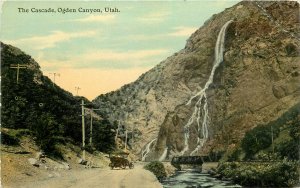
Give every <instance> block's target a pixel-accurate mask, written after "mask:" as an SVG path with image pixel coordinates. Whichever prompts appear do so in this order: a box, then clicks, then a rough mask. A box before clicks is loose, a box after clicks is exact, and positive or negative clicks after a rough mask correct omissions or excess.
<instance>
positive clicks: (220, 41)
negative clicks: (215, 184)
mask: <svg viewBox="0 0 300 188" xmlns="http://www.w3.org/2000/svg"><path fill="white" fill-rule="evenodd" d="M231 22H233V20H230V21H228V22H226V23H225V24H224V25H223V27H222V28H221V30H220V32H219V35H218V38H217V42H216V46H215V61H214V66H213V68H212V70H211V73H210V76H209V79H208V81H207V82H206V83H205V86H204V88H203V89H201V90H200V91H199V92H198V93H197V94H196V95H194V96H192V97H191V98H190V100H189V101H188V103H187V105H189V104H191V103H192V100H193V99H195V98H197V97H199V99H198V101H197V102H196V103H195V108H194V112H193V114H192V116H191V117H190V119H189V120H188V122H187V124H186V125H185V126H184V148H183V150H182V151H181V152H180V154H181V155H183V154H184V153H185V152H186V151H188V150H189V137H190V131H189V127H190V125H192V124H193V123H194V122H195V121H196V123H197V126H198V129H197V131H198V138H197V147H196V148H195V149H194V150H193V151H192V152H191V153H190V155H193V154H195V153H196V152H197V151H198V150H199V149H200V148H201V147H202V146H203V145H204V143H205V142H206V140H207V139H208V126H209V124H210V122H209V115H208V101H207V94H206V91H207V89H208V88H209V86H210V85H211V84H212V82H213V79H214V74H215V71H216V69H217V68H218V66H219V65H220V64H221V62H222V61H223V53H224V41H225V34H226V29H227V26H228V25H229V24H230V23H231ZM201 122H202V124H201ZM200 132H202V134H200Z"/></svg>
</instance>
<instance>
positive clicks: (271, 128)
mask: <svg viewBox="0 0 300 188" xmlns="http://www.w3.org/2000/svg"><path fill="white" fill-rule="evenodd" d="M271 137H272V151H273V155H274V137H273V126H271Z"/></svg>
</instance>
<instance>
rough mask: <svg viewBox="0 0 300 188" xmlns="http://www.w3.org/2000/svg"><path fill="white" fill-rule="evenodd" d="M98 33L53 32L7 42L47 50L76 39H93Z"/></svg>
mask: <svg viewBox="0 0 300 188" xmlns="http://www.w3.org/2000/svg"><path fill="white" fill-rule="evenodd" d="M95 34H96V33H95V32H94V31H83V32H72V33H67V32H63V31H52V33H51V34H49V35H45V36H34V37H29V38H23V39H17V40H11V41H6V42H7V43H9V44H13V45H21V46H22V45H26V46H31V47H32V48H33V49H36V50H42V49H46V48H53V47H55V46H56V45H57V43H60V42H64V41H68V40H71V39H74V38H81V37H92V36H94V35H95Z"/></svg>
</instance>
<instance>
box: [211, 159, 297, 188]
mask: <svg viewBox="0 0 300 188" xmlns="http://www.w3.org/2000/svg"><path fill="white" fill-rule="evenodd" d="M297 166H298V164H297V162H292V161H288V160H286V159H284V160H282V161H276V162H242V163H240V162H225V163H221V164H220V165H219V167H218V169H217V171H218V173H219V174H221V175H222V176H223V177H226V178H230V179H232V180H233V181H234V182H236V183H238V184H240V185H243V186H262V187H292V186H294V185H296V184H297V183H298V178H299V171H298V169H297Z"/></svg>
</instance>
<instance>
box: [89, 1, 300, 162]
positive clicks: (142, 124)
mask: <svg viewBox="0 0 300 188" xmlns="http://www.w3.org/2000/svg"><path fill="white" fill-rule="evenodd" d="M229 20H233V22H232V23H231V24H230V25H229V26H228V28H227V32H226V38H225V52H224V61H223V63H222V64H221V65H220V66H219V67H218V68H217V70H216V73H215V75H214V80H213V83H212V84H211V85H210V87H209V89H208V91H207V98H208V112H209V121H210V123H209V131H208V134H209V139H208V140H207V141H206V142H205V144H204V146H203V147H201V148H200V149H199V151H197V152H196V154H197V155H198V154H207V153H209V152H211V151H214V152H217V151H225V150H227V149H230V148H231V147H234V146H235V144H237V143H239V141H240V140H241V139H242V138H243V136H244V134H245V132H246V131H247V130H249V129H251V128H253V127H255V126H257V125H259V124H265V123H268V122H270V121H272V120H274V119H276V118H278V117H279V116H280V115H282V114H283V113H284V112H286V111H287V110H288V109H289V108H291V107H292V106H294V105H295V104H296V103H298V102H299V101H300V100H299V99H300V95H299V94H300V84H299V83H300V76H299V72H300V64H299V60H300V58H299V46H300V44H299V40H300V39H299V38H300V36H299V33H300V27H299V26H300V23H299V4H298V3H297V2H292V1H290V2H286V1H285V2H255V1H243V2H240V3H238V4H237V5H235V6H233V7H231V8H228V9H226V10H224V11H223V12H221V13H219V14H216V15H213V16H212V17H211V18H210V19H209V20H208V21H206V22H205V24H204V25H203V26H202V27H201V28H199V29H198V30H197V31H196V32H195V33H193V34H192V36H191V37H190V38H189V39H188V41H187V44H186V46H185V48H184V49H183V50H181V51H179V52H178V53H175V54H174V55H173V56H171V57H169V58H167V59H166V60H165V61H163V62H161V63H160V64H159V65H157V66H156V67H155V68H153V69H151V70H150V71H148V72H147V73H145V74H143V75H142V76H141V77H140V78H139V79H138V80H137V81H135V82H133V83H131V84H128V85H125V86H123V87H122V88H121V89H119V90H117V91H114V92H111V93H108V94H105V95H101V96H99V97H97V98H96V99H95V100H94V102H96V103H98V104H99V105H100V106H101V107H102V109H103V111H102V113H104V114H106V115H107V116H108V117H109V118H110V119H111V120H114V119H115V118H117V119H120V120H121V122H123V123H124V124H125V125H126V126H127V127H130V128H131V129H134V133H136V134H134V135H133V137H132V138H133V142H134V144H133V145H132V147H133V150H134V152H135V153H136V154H138V155H140V154H141V151H142V150H143V149H144V148H145V147H146V145H147V143H149V142H150V141H152V140H153V139H154V138H157V141H156V144H155V145H154V146H152V151H151V152H150V153H149V155H148V157H147V158H146V159H159V158H160V156H161V155H162V154H163V152H164V151H165V150H166V148H167V156H166V157H167V159H168V158H170V157H171V156H174V155H179V154H180V152H181V151H182V150H183V149H184V131H185V130H184V125H185V124H186V123H187V122H188V120H189V118H190V117H191V115H192V113H193V109H194V105H195V102H196V100H193V101H192V104H191V105H186V103H187V102H188V101H189V99H190V97H191V96H193V95H195V94H196V93H197V92H199V91H200V90H201V88H203V87H204V85H205V83H206V82H207V80H208V77H209V75H210V72H211V69H212V67H213V63H214V58H215V57H214V48H215V44H216V40H217V35H218V33H219V31H220V29H221V27H222V26H223V25H224V24H225V23H226V22H227V21H229ZM189 131H190V135H189V139H188V143H189V150H188V151H187V152H185V153H184V155H189V154H190V153H191V152H192V151H193V150H194V149H195V148H196V146H197V139H198V138H199V137H200V138H201V136H199V135H200V132H199V131H198V127H197V124H196V123H194V124H192V125H191V126H190V128H189ZM154 148H155V149H154Z"/></svg>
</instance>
